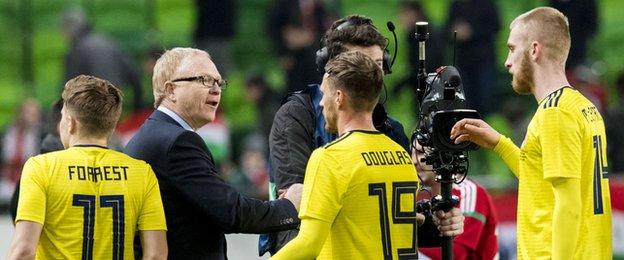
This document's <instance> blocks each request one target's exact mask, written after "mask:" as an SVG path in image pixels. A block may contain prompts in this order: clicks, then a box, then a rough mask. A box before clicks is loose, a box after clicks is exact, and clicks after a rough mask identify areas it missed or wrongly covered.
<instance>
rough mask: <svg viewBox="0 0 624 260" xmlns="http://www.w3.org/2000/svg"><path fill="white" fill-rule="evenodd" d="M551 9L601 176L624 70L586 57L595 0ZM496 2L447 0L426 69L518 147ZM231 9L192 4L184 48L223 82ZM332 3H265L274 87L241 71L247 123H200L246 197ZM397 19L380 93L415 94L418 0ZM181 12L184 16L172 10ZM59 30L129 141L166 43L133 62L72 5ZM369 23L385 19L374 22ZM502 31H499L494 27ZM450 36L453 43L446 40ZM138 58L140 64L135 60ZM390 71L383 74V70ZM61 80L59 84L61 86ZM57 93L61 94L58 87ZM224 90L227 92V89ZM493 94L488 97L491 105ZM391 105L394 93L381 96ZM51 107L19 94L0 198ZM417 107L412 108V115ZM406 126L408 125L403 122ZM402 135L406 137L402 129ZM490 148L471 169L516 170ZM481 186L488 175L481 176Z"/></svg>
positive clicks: (615, 161)
mask: <svg viewBox="0 0 624 260" xmlns="http://www.w3.org/2000/svg"><path fill="white" fill-rule="evenodd" d="M548 2H549V5H550V6H552V7H555V8H557V9H559V10H560V11H562V12H563V13H564V14H565V15H566V16H567V17H568V19H569V22H570V31H571V39H572V47H571V50H570V55H569V59H568V62H567V73H568V78H569V79H570V82H571V84H572V85H573V87H574V88H576V89H578V90H580V91H581V92H582V93H583V94H584V95H585V96H587V97H588V98H589V99H590V100H592V102H593V103H594V104H596V106H597V107H598V108H599V109H600V110H601V113H602V115H605V117H606V118H605V123H606V126H607V135H608V138H609V140H608V145H609V148H608V151H609V152H608V156H609V167H610V172H614V173H622V172H624V152H623V151H621V150H622V149H624V148H622V147H624V131H620V130H619V129H621V128H622V122H624V72H623V73H622V74H621V75H620V76H619V77H618V79H617V81H616V84H615V86H607V85H605V84H604V82H605V80H604V79H603V78H602V77H601V76H602V75H601V74H600V71H597V70H596V69H595V68H594V66H592V63H590V61H591V60H590V59H589V58H588V57H587V53H588V44H589V43H590V42H591V40H592V38H593V36H595V35H596V34H597V32H598V30H599V29H600V28H599V25H600V24H599V22H598V21H599V19H598V18H599V17H598V14H597V6H596V5H597V3H596V1H595V0H550V1H548ZM497 4H498V2H497V1H494V0H454V1H452V2H451V3H450V5H449V9H448V12H447V16H446V17H447V19H446V22H445V23H444V24H442V25H440V26H438V25H436V24H431V26H430V35H429V41H428V44H427V64H426V67H427V71H429V72H431V71H433V70H434V69H435V68H437V67H439V66H441V65H444V64H455V65H456V66H457V67H458V69H459V70H460V72H461V74H462V83H463V86H464V89H465V91H466V93H467V95H468V101H469V102H470V106H471V107H472V108H474V109H476V110H477V111H479V112H480V113H481V115H482V116H484V117H485V118H487V120H488V121H489V122H491V123H492V124H493V125H495V126H496V128H498V129H503V130H502V132H503V133H504V134H506V135H507V136H512V137H513V140H514V141H515V142H518V144H520V143H521V142H522V140H523V139H524V133H523V132H521V130H520V129H525V126H526V124H527V123H528V121H529V120H530V116H531V114H530V113H531V111H533V107H534V106H535V104H531V103H530V102H532V100H529V99H527V102H526V103H525V104H520V103H518V102H517V99H516V101H513V102H512V101H506V100H507V98H506V97H507V96H509V95H510V94H511V91H512V90H511V87H510V86H509V82H508V81H509V80H508V78H507V77H506V76H505V74H506V71H505V70H504V68H502V67H497V66H498V65H497V64H500V63H501V62H500V61H501V60H502V59H504V57H499V56H497V52H496V49H499V48H500V46H495V45H496V42H497V41H496V39H497V37H498V34H499V33H501V28H504V27H506V26H508V25H506V24H503V23H502V22H501V17H500V14H499V7H498V6H497ZM239 9H240V6H237V1H234V0H196V1H195V6H194V11H195V12H196V15H195V17H196V20H195V30H194V32H193V42H189V43H188V45H192V46H195V47H197V48H200V49H203V50H206V51H207V52H208V53H209V54H210V55H211V57H212V59H213V60H214V62H215V63H216V64H217V66H218V67H219V68H220V70H221V71H220V72H221V74H222V75H224V77H225V78H227V76H228V75H230V74H232V72H234V71H238V69H237V66H236V62H234V60H233V57H232V56H233V53H232V52H233V50H232V41H233V39H234V37H235V35H236V22H237V16H238V15H239V12H238V11H239ZM340 9H341V4H340V0H333V1H322V0H273V1H271V3H270V4H269V6H268V9H267V10H266V17H265V18H266V20H265V21H264V24H265V32H266V36H267V38H268V39H269V42H270V43H271V47H272V51H273V53H274V55H275V58H276V60H277V61H278V64H279V68H280V70H282V71H283V73H284V78H285V79H284V81H283V85H282V86H274V85H271V83H270V82H273V81H270V80H268V76H267V75H266V73H265V71H264V70H251V71H243V72H242V73H244V74H245V75H246V76H245V77H244V81H243V85H244V87H243V90H242V92H243V93H244V98H245V101H246V103H248V104H249V106H251V107H253V109H252V111H253V112H254V113H255V115H256V116H255V117H254V122H253V124H251V125H252V127H250V128H246V129H233V128H231V127H230V124H229V123H228V122H229V120H232V118H227V117H226V116H225V115H226V113H224V111H220V112H219V113H218V115H217V119H216V120H215V121H214V122H212V123H211V124H208V125H207V126H205V127H203V128H201V129H200V130H198V133H199V134H200V135H201V136H202V138H203V139H204V141H205V142H206V144H207V145H208V147H209V149H210V151H212V153H213V156H214V159H215V160H216V162H217V163H218V165H219V167H221V168H222V173H223V178H225V179H226V180H227V181H228V182H229V183H230V184H231V185H233V186H234V187H237V188H238V189H239V190H240V191H242V192H244V193H246V194H247V195H250V196H254V197H257V198H261V199H267V198H268V175H267V171H268V167H269V163H268V162H267V157H268V151H269V146H268V136H269V133H270V131H271V125H272V122H273V116H274V114H275V112H276V111H277V109H278V108H279V106H280V104H281V100H282V98H283V97H284V96H285V95H286V94H287V93H290V92H293V91H297V90H300V89H302V88H303V87H305V86H306V85H307V84H309V83H314V82H320V79H321V76H322V75H321V74H320V73H319V71H318V70H317V68H316V65H315V64H316V63H315V53H316V51H317V50H318V49H319V41H320V38H321V35H323V34H324V32H325V31H326V30H327V29H328V26H329V25H331V23H332V22H333V21H334V20H336V18H337V17H340V16H341V15H343V13H342V11H341V10H340ZM397 15H398V16H397V17H398V18H399V21H400V23H399V26H401V27H402V29H403V30H404V32H405V33H404V34H403V35H399V37H404V39H401V41H403V42H406V43H407V46H400V49H399V53H400V55H405V56H406V57H407V60H408V70H409V72H408V73H407V74H406V75H407V76H405V77H404V78H401V79H398V80H395V81H394V82H396V84H393V85H388V86H387V87H388V88H389V92H388V95H389V97H393V96H397V97H398V96H400V95H405V94H407V95H413V93H414V91H415V88H416V78H415V76H416V75H417V69H418V42H417V41H416V40H415V39H414V38H413V35H414V32H415V25H414V23H415V22H417V21H423V20H429V16H428V14H427V12H426V10H425V9H424V8H423V6H422V5H421V3H419V2H418V1H400V3H399V10H398V14H397ZM181 19H182V18H181ZM59 20H60V24H61V29H62V32H63V34H64V36H65V37H66V38H67V39H68V42H69V43H70V46H69V49H68V50H67V53H66V56H65V70H64V71H65V74H64V75H65V76H64V78H65V79H70V78H73V77H75V76H77V75H80V74H88V75H94V76H97V77H100V78H103V79H107V80H109V81H111V82H112V83H113V84H115V85H116V86H120V87H122V88H123V90H124V94H125V95H126V96H127V97H130V98H126V99H125V100H127V102H129V104H127V106H126V107H129V108H131V110H132V112H129V113H125V114H127V116H126V117H125V118H124V119H122V121H121V122H120V123H119V126H118V131H117V134H116V137H115V138H114V140H112V144H113V145H112V146H113V147H116V148H118V149H121V148H122V147H123V146H124V144H125V143H126V142H127V141H128V140H129V139H130V138H131V137H132V135H133V133H134V131H136V130H137V128H138V126H140V124H141V123H142V122H143V120H145V119H146V118H147V116H149V114H150V113H151V111H152V110H153V107H152V100H144V99H143V97H144V96H146V95H144V94H143V93H142V91H143V90H144V88H143V86H142V80H141V78H142V77H147V78H151V69H152V67H153V64H154V62H155V60H156V59H157V58H158V57H159V55H160V53H161V52H162V51H163V50H162V49H159V48H151V49H150V50H149V51H148V53H146V54H145V55H143V56H144V57H145V59H144V60H143V61H141V62H136V61H135V60H133V59H132V58H131V57H132V56H131V55H129V54H128V52H127V51H126V50H124V49H123V48H122V47H121V46H122V45H121V44H119V43H118V42H117V40H116V39H115V38H113V37H111V36H109V35H105V34H103V33H100V32H97V31H95V30H93V27H92V25H91V24H90V23H89V17H88V15H87V14H86V13H85V12H84V11H83V10H80V9H77V8H72V9H69V10H66V11H65V12H63V13H62V15H61V17H60V18H59ZM378 24H382V22H381V21H380V22H379V23H378ZM502 31H504V30H502ZM453 43H455V44H454V45H453ZM139 64H140V65H139ZM392 76H394V75H391V76H389V77H392ZM61 87H62V86H61ZM610 89H614V90H615V92H616V93H617V96H619V97H620V99H618V102H611V104H610V103H609V102H607V100H608V99H607V96H608V93H612V92H610ZM59 93H60V91H59ZM224 95H227V93H224ZM495 100H496V101H498V102H496V101H495ZM388 102H389V103H391V102H392V99H390V100H389V101H388ZM49 110H50V109H49V108H47V107H43V108H42V107H41V104H39V103H38V101H37V100H35V99H31V98H29V99H25V100H24V101H23V102H22V104H21V105H20V107H19V109H16V112H15V114H14V116H13V120H12V122H11V123H10V124H8V125H7V126H5V127H4V129H2V139H1V149H0V152H1V154H0V205H1V204H5V203H6V202H7V201H8V200H9V198H10V196H11V194H12V193H13V189H14V187H15V184H16V182H17V181H18V180H19V177H20V173H21V167H22V165H23V164H24V162H25V161H26V160H27V159H28V158H29V157H30V156H33V155H36V154H38V153H39V150H40V144H41V141H42V140H43V138H44V137H45V135H46V134H47V133H49V132H53V131H55V130H54V129H53V128H54V127H51V126H49V125H48V124H47V123H46V122H50V121H53V120H52V119H50V118H49V116H48V113H47V112H46V111H49ZM417 111H418V109H417V108H415V109H414V110H413V111H409V112H410V113H417ZM406 127H407V129H408V130H409V129H410V127H409V126H406ZM408 134H409V133H408ZM493 156H495V155H492V154H488V153H485V152H479V153H476V154H475V155H474V158H473V161H475V163H474V165H471V167H473V170H472V171H471V172H474V173H478V174H489V175H492V176H499V177H500V178H502V179H506V180H507V181H508V182H511V183H512V184H511V185H513V177H512V175H511V174H508V171H507V169H506V168H505V166H504V165H503V164H502V162H500V161H499V160H497V159H496V158H493ZM484 184H485V186H488V183H487V182H485V183H484Z"/></svg>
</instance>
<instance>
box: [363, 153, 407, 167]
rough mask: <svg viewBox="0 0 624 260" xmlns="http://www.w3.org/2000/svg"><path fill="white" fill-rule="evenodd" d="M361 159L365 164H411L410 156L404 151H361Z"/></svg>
mask: <svg viewBox="0 0 624 260" xmlns="http://www.w3.org/2000/svg"><path fill="white" fill-rule="evenodd" d="M362 159H364V163H366V166H372V165H374V166H379V165H401V164H412V158H411V156H410V155H409V154H407V152H406V151H370V152H363V153H362Z"/></svg>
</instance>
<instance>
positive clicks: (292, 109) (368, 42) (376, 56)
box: [260, 15, 462, 255]
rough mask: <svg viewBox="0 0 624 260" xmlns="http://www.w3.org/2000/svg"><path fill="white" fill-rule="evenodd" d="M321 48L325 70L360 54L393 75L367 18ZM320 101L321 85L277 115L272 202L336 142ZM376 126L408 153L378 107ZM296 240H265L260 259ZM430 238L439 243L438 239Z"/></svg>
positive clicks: (351, 21) (356, 19)
mask: <svg viewBox="0 0 624 260" xmlns="http://www.w3.org/2000/svg"><path fill="white" fill-rule="evenodd" d="M322 43H323V44H324V46H325V48H322V49H321V50H319V51H318V52H317V62H318V63H320V64H319V66H320V67H321V68H324V67H325V63H326V62H327V60H329V59H331V58H333V57H335V56H337V55H339V54H341V53H344V52H349V51H359V52H361V53H363V54H365V55H367V56H368V57H370V58H371V59H372V60H373V61H375V63H376V64H377V65H378V66H379V67H381V68H382V69H383V71H384V72H385V73H387V72H389V67H388V66H389V64H390V63H389V61H388V60H389V56H390V55H389V54H388V52H387V51H386V50H385V46H386V39H385V38H384V37H383V35H381V33H379V31H378V30H377V28H376V27H375V26H374V25H373V24H372V21H371V20H370V19H369V18H367V17H363V16H359V15H352V16H348V17H345V18H343V19H340V20H338V21H336V22H334V23H333V24H332V26H331V27H330V29H329V30H328V31H327V32H326V33H325V36H324V37H323V39H322ZM319 58H320V59H319ZM321 97H322V93H321V91H320V86H319V85H318V84H314V85H309V86H307V87H306V88H305V89H304V90H302V91H299V92H295V93H293V94H292V95H290V96H289V97H287V98H286V99H285V101H284V103H283V105H282V106H281V107H280V109H279V110H278V112H277V113H276V115H275V119H274V121H273V126H272V129H271V134H270V137H269V147H270V154H269V157H270V168H271V169H270V171H269V173H270V177H271V179H270V181H271V183H272V187H271V189H270V192H272V193H273V194H271V195H272V196H273V197H275V195H276V190H277V189H284V188H287V187H289V186H290V185H291V184H294V183H301V182H303V180H304V175H305V167H306V164H307V162H308V159H309V158H310V155H311V153H312V151H313V150H314V149H316V148H318V147H321V146H323V145H325V144H327V143H329V142H331V141H332V140H334V139H335V138H336V135H334V134H331V133H328V132H327V131H326V130H325V119H324V117H323V114H322V108H321V107H320V106H319V101H320V99H321ZM373 124H374V126H375V128H376V129H377V130H378V131H380V132H382V133H384V134H386V135H387V136H388V137H390V138H391V139H392V140H394V141H395V142H397V143H399V144H400V145H401V146H402V147H403V148H404V149H405V150H408V149H409V140H408V139H407V137H406V136H405V132H404V130H403V126H402V125H401V124H400V123H399V122H397V121H395V120H393V119H391V118H389V117H387V116H386V114H385V112H384V111H383V107H382V106H381V105H379V104H378V105H377V106H376V108H375V111H374V112H373ZM452 213H453V216H455V217H456V216H458V215H461V213H460V212H459V211H457V212H455V211H453V212H452ZM443 220H444V221H442V225H444V226H445V227H446V228H449V227H450V226H452V225H453V224H454V225H461V224H462V223H461V222H455V221H456V220H457V218H453V219H451V218H448V219H446V218H445V219H443ZM427 223H430V222H427ZM427 227H429V228H427ZM431 229H435V227H430V226H428V224H425V226H424V227H423V228H422V229H419V233H421V234H425V232H424V231H425V230H431ZM427 234H430V233H427ZM296 235H297V231H296V230H291V231H285V232H279V233H273V234H269V235H268V236H263V237H261V239H260V255H263V254H264V253H265V252H267V251H268V252H271V253H272V254H274V253H275V252H277V251H278V250H279V249H280V248H281V247H283V246H284V244H286V243H287V242H288V241H290V240H291V239H293V238H294V237H295V236H296ZM432 236H433V238H437V237H436V236H435V235H432ZM433 238H431V239H430V238H429V237H427V238H421V241H423V243H425V241H426V242H429V243H431V244H435V241H434V239H433ZM423 243H421V245H423Z"/></svg>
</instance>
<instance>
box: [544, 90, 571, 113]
mask: <svg viewBox="0 0 624 260" xmlns="http://www.w3.org/2000/svg"><path fill="white" fill-rule="evenodd" d="M566 88H569V87H563V88H560V89H558V90H556V91H555V92H553V93H550V94H549V95H548V96H546V98H545V99H544V100H543V101H542V104H541V105H542V108H544V109H546V108H549V107H557V106H558V105H559V100H560V99H561V96H562V95H563V92H564V90H565V89H566Z"/></svg>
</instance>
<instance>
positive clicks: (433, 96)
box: [417, 66, 481, 152]
mask: <svg viewBox="0 0 624 260" xmlns="http://www.w3.org/2000/svg"><path fill="white" fill-rule="evenodd" d="M419 118H420V120H419V124H418V129H417V131H418V135H417V138H418V141H419V142H420V143H421V144H422V145H423V146H428V147H433V148H435V149H436V150H439V151H449V152H458V151H471V150H477V149H478V148H479V147H478V146H477V145H476V144H474V143H471V142H462V143H459V144H455V143H454V141H453V140H451V138H450V133H451V129H452V128H453V125H455V123H456V122H457V121H459V120H461V119H464V118H481V116H480V115H479V113H478V112H477V111H476V110H473V109H469V108H468V104H467V101H466V97H465V94H464V90H463V85H462V81H461V76H460V75H459V71H458V70H457V69H456V68H455V67H453V66H445V67H440V68H438V69H437V71H436V72H435V73H429V75H427V77H426V79H425V88H424V90H423V95H422V99H421V101H420V115H419Z"/></svg>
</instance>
